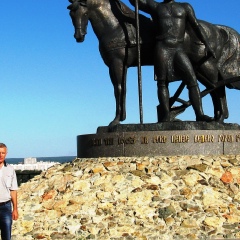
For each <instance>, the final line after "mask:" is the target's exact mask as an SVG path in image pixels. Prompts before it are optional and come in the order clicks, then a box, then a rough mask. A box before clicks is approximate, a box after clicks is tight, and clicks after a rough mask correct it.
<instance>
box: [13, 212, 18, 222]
mask: <svg viewBox="0 0 240 240" xmlns="http://www.w3.org/2000/svg"><path fill="white" fill-rule="evenodd" d="M12 219H13V220H17V219H18V211H17V210H13V212H12Z"/></svg>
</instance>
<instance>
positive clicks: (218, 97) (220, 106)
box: [211, 87, 229, 123]
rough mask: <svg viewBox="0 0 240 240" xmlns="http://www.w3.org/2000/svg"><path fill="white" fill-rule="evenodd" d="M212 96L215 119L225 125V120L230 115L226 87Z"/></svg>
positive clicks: (217, 90) (219, 89)
mask: <svg viewBox="0 0 240 240" xmlns="http://www.w3.org/2000/svg"><path fill="white" fill-rule="evenodd" d="M211 95H212V99H213V104H214V119H215V121H217V122H220V123H223V122H224V119H227V118H228V115H229V113H228V106H227V100H226V91H225V87H220V88H218V89H216V90H215V91H213V92H212V94H211Z"/></svg>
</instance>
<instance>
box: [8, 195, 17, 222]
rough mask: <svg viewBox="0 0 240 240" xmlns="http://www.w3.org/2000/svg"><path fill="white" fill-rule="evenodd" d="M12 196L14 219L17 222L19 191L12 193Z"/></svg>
mask: <svg viewBox="0 0 240 240" xmlns="http://www.w3.org/2000/svg"><path fill="white" fill-rule="evenodd" d="M10 195H11V201H12V205H13V211H12V219H13V220H17V219H18V207H17V191H16V190H12V191H10Z"/></svg>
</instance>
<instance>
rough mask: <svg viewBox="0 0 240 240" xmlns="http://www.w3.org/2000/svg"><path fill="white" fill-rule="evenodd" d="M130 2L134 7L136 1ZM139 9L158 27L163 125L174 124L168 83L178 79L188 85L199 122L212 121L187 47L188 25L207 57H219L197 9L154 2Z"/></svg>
mask: <svg viewBox="0 0 240 240" xmlns="http://www.w3.org/2000/svg"><path fill="white" fill-rule="evenodd" d="M130 2H131V4H133V5H134V0H130ZM139 9H140V10H142V11H144V12H146V13H149V14H150V15H151V17H152V19H153V23H154V27H155V34H156V43H155V51H154V72H155V79H156V80H157V86H158V99H159V102H160V104H161V106H162V113H163V116H162V119H161V121H163V122H165V121H170V106H169V90H168V83H169V82H171V81H172V80H173V79H174V76H178V77H180V78H181V79H182V80H183V81H184V82H185V84H186V85H187V88H188V91H189V99H190V101H191V103H192V106H193V109H194V111H195V114H196V121H205V120H210V118H209V117H207V116H205V115H204V114H203V109H202V101H201V96H200V90H199V87H198V82H197V78H196V75H195V72H194V69H193V66H192V63H191V62H190V59H189V57H188V56H187V54H186V53H185V50H184V47H183V42H184V36H185V32H186V25H187V24H190V25H191V27H192V29H193V30H194V31H195V33H196V35H197V36H198V37H199V39H200V40H201V41H202V42H203V43H204V44H205V46H206V51H207V52H206V54H211V55H212V56H214V57H215V55H214V52H213V50H212V49H211V47H210V45H209V43H208V40H207V37H206V36H205V33H204V31H203V29H202V28H201V27H200V24H199V23H198V21H197V19H196V17H195V13H194V10H193V8H192V7H191V5H190V4H188V3H177V2H175V1H174V0H164V1H163V2H161V3H159V2H156V1H154V0H139Z"/></svg>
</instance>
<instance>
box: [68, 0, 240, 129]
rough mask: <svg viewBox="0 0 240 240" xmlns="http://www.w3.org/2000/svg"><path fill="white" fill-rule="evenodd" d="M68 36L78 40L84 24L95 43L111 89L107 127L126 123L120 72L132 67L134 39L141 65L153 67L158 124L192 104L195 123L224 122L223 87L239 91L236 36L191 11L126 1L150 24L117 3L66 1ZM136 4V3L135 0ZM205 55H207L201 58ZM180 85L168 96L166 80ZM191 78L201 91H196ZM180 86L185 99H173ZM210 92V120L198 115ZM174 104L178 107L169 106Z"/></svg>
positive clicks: (171, 4)
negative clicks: (111, 110) (70, 27)
mask: <svg viewBox="0 0 240 240" xmlns="http://www.w3.org/2000/svg"><path fill="white" fill-rule="evenodd" d="M69 1H70V2H71V5H69V6H68V9H69V10H70V16H71V18H72V23H73V26H74V28H75V34H74V37H75V39H76V41H77V42H83V41H84V38H85V35H86V29H87V25H88V21H90V22H91V24H92V28H93V31H94V32H95V34H96V36H97V38H98V40H99V50H100V54H101V56H102V58H103V61H104V62H105V64H106V65H107V66H108V67H109V75H110V78H111V81H112V84H113V87H114V94H115V100H116V115H115V118H114V119H113V121H112V122H111V123H110V124H109V126H115V125H117V124H119V123H120V122H121V121H124V120H125V119H126V108H125V104H126V102H125V99H126V74H127V69H128V68H129V67H133V66H137V65H138V64H139V60H138V55H139V53H138V49H139V48H138V47H139V46H137V39H136V36H137V35H138V34H139V37H140V53H141V65H154V66H155V67H154V71H155V76H156V80H157V82H158V98H159V102H160V105H159V106H158V121H159V122H160V121H172V120H174V118H175V116H176V115H177V114H179V113H180V112H182V111H184V109H185V108H186V107H188V106H189V105H191V104H192V105H193V108H194V110H195V114H196V120H197V121H210V120H214V121H218V122H223V121H224V119H226V118H228V107H227V101H226V94H225V86H227V87H229V88H235V89H240V77H239V76H240V68H239V65H238V63H239V56H240V49H239V42H240V35H239V34H238V33H237V32H236V31H235V30H234V29H232V28H230V27H227V26H221V25H214V24H211V23H208V22H205V21H200V20H197V19H196V17H195V14H194V11H193V9H192V7H191V6H190V5H189V4H186V3H176V2H175V1H174V0H164V1H163V2H161V3H158V2H155V1H153V0H139V1H138V0H136V1H135V2H133V0H130V2H131V3H132V4H133V5H135V3H138V2H139V8H140V9H141V10H143V11H145V12H147V13H149V14H151V17H152V19H153V20H150V19H149V18H147V17H145V16H143V15H139V18H138V19H139V32H137V31H136V29H137V27H138V23H136V20H135V19H136V14H135V13H134V11H132V10H131V9H130V8H128V7H127V6H126V5H125V4H124V3H122V2H121V1H119V0H69ZM137 1H138V2H137ZM206 53H207V54H206ZM176 80H182V83H181V85H180V87H179V89H178V90H177V92H176V93H175V94H174V95H173V97H171V98H169V92H168V84H169V82H172V81H176ZM197 80H198V81H199V82H201V83H202V84H203V85H204V86H205V87H206V90H205V91H204V92H203V93H200V92H199V88H198V84H197ZM185 84H186V85H187V88H188V90H189V98H190V101H188V102H185V101H183V100H181V99H179V98H178V97H179V95H180V93H181V91H182V90H183V88H184V86H185ZM208 93H210V95H211V97H212V101H213V106H214V118H213V119H211V118H210V117H207V116H205V115H204V114H203V110H202V106H201V104H202V103H201V97H202V96H203V95H206V94H208ZM175 101H179V102H181V103H182V105H181V106H179V107H172V106H173V104H174V102H175Z"/></svg>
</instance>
